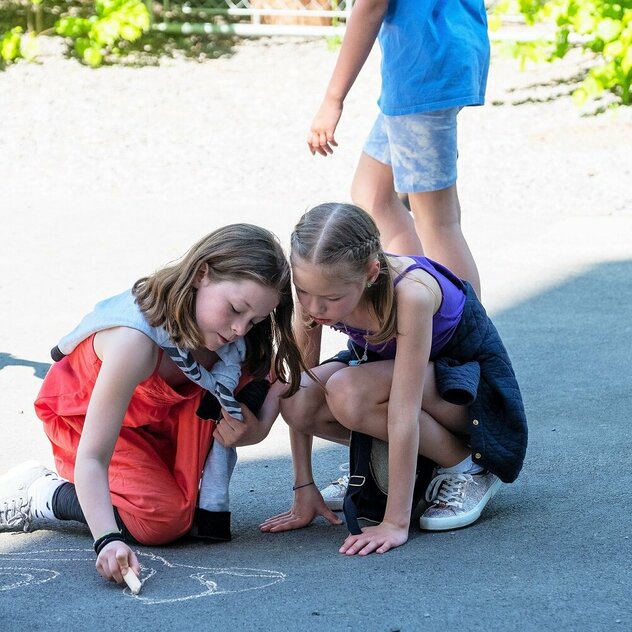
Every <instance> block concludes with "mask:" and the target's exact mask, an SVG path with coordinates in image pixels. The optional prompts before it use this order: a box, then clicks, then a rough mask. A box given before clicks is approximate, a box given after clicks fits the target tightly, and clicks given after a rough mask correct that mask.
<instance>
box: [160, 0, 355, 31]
mask: <svg viewBox="0 0 632 632" xmlns="http://www.w3.org/2000/svg"><path fill="white" fill-rule="evenodd" d="M353 1H354V0H202V1H199V2H196V1H172V0H164V1H163V2H159V3H158V4H157V5H153V13H154V18H155V20H154V28H155V29H156V30H158V31H162V32H166V33H182V34H185V35H186V34H205V33H206V34H225V35H239V36H261V35H304V36H322V35H342V34H343V33H344V28H345V24H346V21H347V18H348V17H349V14H350V12H351V8H352V6H353Z"/></svg>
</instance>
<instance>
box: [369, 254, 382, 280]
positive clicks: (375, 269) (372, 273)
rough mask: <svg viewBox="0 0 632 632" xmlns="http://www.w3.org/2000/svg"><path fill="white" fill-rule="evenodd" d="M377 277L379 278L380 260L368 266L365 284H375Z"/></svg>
mask: <svg viewBox="0 0 632 632" xmlns="http://www.w3.org/2000/svg"><path fill="white" fill-rule="evenodd" d="M378 276H380V260H379V259H376V260H375V261H372V262H371V263H370V264H369V268H368V270H367V282H368V283H375V281H376V280H377V277H378Z"/></svg>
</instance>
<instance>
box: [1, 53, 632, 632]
mask: <svg viewBox="0 0 632 632" xmlns="http://www.w3.org/2000/svg"><path fill="white" fill-rule="evenodd" d="M334 59H335V58H334V56H333V55H332V54H331V53H328V52H327V51H326V49H325V48H324V46H322V45H320V44H318V43H306V44H292V43H290V44H285V45H283V46H277V45H268V44H264V43H259V44H255V43H248V44H244V46H243V47H242V48H239V49H237V50H235V51H234V54H233V55H231V56H229V57H224V58H221V59H218V60H216V61H213V62H207V63H205V64H194V63H192V62H187V61H185V60H179V61H174V62H171V63H168V64H166V65H165V66H164V67H162V68H158V69H156V68H144V69H129V68H127V69H126V68H105V69H101V70H98V71H93V70H90V69H85V68H79V67H78V66H77V65H76V64H75V63H74V62H72V61H69V60H65V59H63V58H62V57H60V56H59V55H57V54H54V53H51V56H50V57H48V58H46V59H44V63H43V64H42V65H41V66H20V67H15V68H11V69H10V70H9V71H7V72H6V73H3V74H2V75H0V120H3V121H7V125H6V126H5V128H4V129H3V131H2V132H1V133H0V161H1V162H2V170H0V173H3V174H4V181H3V183H2V185H0V186H1V189H2V194H1V196H0V207H1V208H2V211H1V213H0V215H1V217H2V226H3V228H2V232H1V233H0V234H1V238H0V244H1V249H0V296H1V297H2V298H1V301H2V327H0V397H1V399H0V401H1V402H2V405H1V408H0V411H1V416H0V446H1V447H0V469H2V470H3V471H4V470H6V469H7V468H8V467H10V466H12V465H15V464H17V463H19V462H21V461H23V460H26V459H28V458H36V459H38V460H40V461H41V462H43V463H45V464H48V465H50V464H51V462H52V458H51V454H50V448H49V447H48V445H47V442H46V440H45V437H44V435H43V433H42V432H41V428H40V427H39V422H38V420H37V419H36V417H35V415H34V413H33V410H32V401H33V399H34V397H35V395H36V393H37V390H38V388H39V386H40V385H41V380H42V378H43V376H44V375H45V373H46V371H47V369H48V367H49V365H50V359H49V357H48V350H49V349H50V347H52V346H53V345H54V344H55V343H56V342H57V339H58V338H59V337H60V336H61V335H62V334H64V333H65V332H66V331H67V330H68V329H70V328H71V327H72V326H74V324H75V322H76V321H77V320H78V318H79V317H80V316H82V315H83V313H85V312H86V311H87V310H88V309H89V308H90V307H91V306H92V305H93V304H94V303H95V302H96V300H98V299H99V298H102V297H103V296H106V295H110V294H112V293H114V292H116V291H118V290H120V289H123V288H125V287H128V286H129V285H131V283H133V281H134V280H136V278H138V277H139V276H142V275H143V274H145V273H147V272H150V271H151V270H153V269H155V267H157V266H159V265H162V264H163V263H166V262H167V261H169V260H171V259H173V258H175V257H177V256H179V255H180V254H181V253H182V252H183V251H184V250H185V249H186V248H187V247H188V246H189V245H190V244H192V243H193V241H194V240H195V239H197V238H198V237H199V236H201V235H202V234H204V233H206V232H208V231H209V230H211V229H213V228H215V227H216V226H218V225H221V224H224V223H227V222H231V221H252V222H256V223H261V224H263V225H266V226H268V227H270V228H272V229H273V230H275V231H276V232H277V233H278V234H279V235H280V237H281V238H282V239H283V240H285V241H286V240H287V237H288V235H289V233H290V230H291V227H292V225H293V224H294V223H295V221H296V220H297V219H298V216H299V214H300V213H301V212H302V211H303V210H304V209H305V208H307V207H308V206H310V205H312V204H315V203H318V202H322V201H326V200H331V199H338V200H347V199H348V189H349V184H350V181H351V175H352V173H353V168H354V165H355V161H356V158H357V155H358V152H359V151H360V148H361V143H362V139H363V137H364V135H365V134H366V132H367V130H368V128H369V125H370V123H371V119H372V117H373V115H374V113H375V109H374V108H375V106H374V101H375V95H376V91H377V83H376V82H377V79H376V77H377V68H378V61H379V60H377V59H376V57H375V56H373V57H372V58H371V60H370V62H369V65H368V66H367V68H366V69H365V71H364V72H363V74H362V75H361V77H360V79H359V82H358V85H357V87H356V88H354V91H353V92H352V94H351V95H350V97H349V102H348V105H347V108H346V110H345V118H343V122H342V123H341V127H340V136H339V139H340V143H341V146H340V148H339V151H338V153H337V154H336V155H335V156H334V157H332V158H330V159H327V160H326V161H325V160H316V159H314V158H312V157H311V156H309V155H308V152H307V150H306V149H305V145H304V136H305V131H306V129H307V125H308V123H309V120H310V117H311V113H312V111H313V109H314V108H315V107H316V106H317V104H318V100H319V98H320V91H321V90H322V88H323V87H324V84H325V82H326V79H327V76H326V75H327V73H328V72H329V70H330V69H331V67H332V64H333V61H334ZM556 72H557V71H556ZM547 73H548V74H547ZM551 73H553V74H552V75H551ZM551 76H553V77H555V72H553V71H551V70H546V71H543V70H538V71H530V73H527V74H526V75H518V74H517V71H516V70H515V69H514V67H513V66H512V65H511V64H510V63H509V62H505V61H503V60H500V59H495V61H494V65H493V67H492V74H491V78H490V82H491V84H490V99H489V102H490V105H488V106H486V107H485V108H478V109H470V110H468V111H466V112H463V114H462V115H461V123H460V125H461V128H460V137H461V146H460V176H459V177H460V193H461V198H462V201H463V208H464V219H463V223H464V227H465V230H466V233H467V235H468V238H469V241H470V244H471V246H472V249H473V251H474V253H475V256H476V258H477V261H478V262H479V265H480V270H481V276H482V282H483V298H484V302H485V303H486V305H487V307H488V309H489V311H490V313H491V314H492V316H493V318H494V321H495V322H496V324H497V326H498V329H499V330H500V332H501V335H502V336H503V338H504V340H505V342H506V345H507V347H508V349H509V351H510V354H511V356H512V359H513V362H514V365H515V369H516V372H517V375H518V378H519V381H520V384H521V387H522V390H523V395H524V400H525V404H526V408H527V413H528V417H529V422H530V444H529V449H528V453H527V458H526V461H525V464H524V470H523V473H522V474H521V476H520V478H519V479H518V481H517V482H516V483H514V484H512V485H508V486H505V487H504V488H503V489H502V490H501V491H500V492H499V494H498V495H497V496H496V498H495V499H494V500H493V502H492V503H491V505H490V506H489V507H488V508H487V509H486V511H485V513H484V514H483V516H482V518H481V519H480V520H479V522H478V523H477V524H475V525H474V526H472V527H470V528H467V529H462V530H458V531H454V532H446V533H434V534H433V533H424V532H421V531H419V530H418V529H416V528H413V529H412V531H411V537H410V540H409V542H408V543H407V544H406V545H405V546H403V547H400V548H398V549H397V550H394V551H392V552H389V553H388V554H386V555H383V556H378V555H372V556H369V557H367V558H362V559H361V558H349V559H348V558H346V557H343V556H341V555H340V554H338V552H337V549H338V546H339V544H340V543H341V542H342V540H343V539H344V537H345V535H346V531H345V528H344V526H338V527H332V526H328V525H326V524H325V523H324V522H316V523H315V524H314V525H313V526H311V527H309V528H308V529H304V530H301V531H297V532H293V533H287V534H281V535H271V534H262V533H260V532H259V530H258V528H257V525H258V524H259V523H261V522H262V521H263V520H264V519H265V518H267V517H269V516H270V515H273V514H275V513H279V512H281V511H284V510H285V509H287V508H288V507H289V503H290V501H291V495H292V493H291V466H290V456H289V446H288V441H287V436H286V432H285V428H284V425H283V421H282V420H281V419H279V421H278V422H277V424H275V427H274V428H273V431H272V433H271V436H270V437H269V438H268V439H267V440H266V441H265V442H263V443H262V444H261V445H259V446H252V447H249V448H247V449H244V450H242V451H241V452H240V462H239V464H238V467H237V470H236V474H235V477H234V480H233V483H232V488H231V492H232V509H233V536H234V539H233V541H232V542H230V543H227V544H215V545H202V544H199V543H196V542H192V541H183V542H179V543H177V544H175V545H173V546H169V547H156V548H143V547H139V548H138V553H139V555H140V558H141V563H142V565H143V578H144V579H145V580H146V581H145V583H144V587H143V590H142V592H141V593H140V595H138V596H136V597H134V596H132V595H131V594H129V591H124V590H123V589H122V588H121V587H118V586H115V585H106V584H105V583H104V582H103V580H102V579H101V578H100V577H99V576H98V575H97V573H96V571H95V570H94V554H93V553H92V550H91V545H92V541H91V538H90V536H89V534H88V533H87V531H86V530H85V529H83V528H81V527H80V526H77V525H69V527H68V529H66V530H65V531H63V532H60V531H53V530H41V531H37V532H34V533H28V534H25V533H19V534H9V533H2V534H0V630H2V631H3V632H18V631H19V632H22V631H24V630H64V631H68V630H71V631H74V630H108V631H109V630H155V629H161V630H186V631H189V630H191V631H193V630H195V631H198V630H289V631H303V630H305V631H312V630H314V631H320V630H327V631H329V630H334V631H337V630H351V631H354V632H355V631H364V630H366V631H376V632H388V631H395V630H402V631H403V630H405V631H417V630H420V631H424V632H434V631H439V632H442V631H451V630H489V631H498V632H505V631H513V630H515V631H519V632H522V631H525V632H530V631H539V630H547V631H548V630H551V631H554V630H555V631H569V632H570V631H573V632H574V631H610V630H615V631H616V630H622V631H623V630H630V629H632V606H631V605H630V585H631V584H632V572H631V570H630V559H631V553H632V551H631V541H630V524H631V521H630V489H631V488H632V474H631V473H630V454H631V453H632V450H631V448H632V445H631V444H632V441H631V433H630V422H629V420H630V414H631V411H632V406H631V397H630V387H631V385H632V379H631V378H632V369H631V362H630V356H631V352H632V345H631V343H630V339H631V334H632V283H631V282H630V279H631V278H632V244H631V236H632V203H631V193H630V184H629V183H630V181H631V180H630V171H631V164H630V154H629V142H628V143H627V146H626V143H625V142H624V139H626V138H627V139H629V138H630V137H631V134H630V132H632V117H631V116H630V114H629V113H626V112H619V113H607V114H605V115H604V116H602V117H599V118H594V117H582V116H580V113H578V112H577V111H576V110H575V109H574V106H573V105H572V104H571V102H570V99H569V98H568V97H565V96H562V97H560V98H557V99H553V100H549V99H548V97H550V96H551V95H550V90H551V88H550V85H552V84H551V83H548V84H547V82H549V81H550V79H551ZM547 85H548V86H549V87H548V88H547V87H546V86H547ZM288 86H296V87H294V88H292V89H289V88H288ZM542 90H544V91H545V94H544V96H543V98H542V100H541V101H540V100H538V99H531V101H530V102H527V103H524V104H523V105H520V106H512V105H511V102H512V100H515V99H516V93H518V94H522V95H523V96H524V95H525V94H526V95H529V94H531V95H534V94H538V95H539V94H540V92H541V91H542ZM546 90H549V92H546ZM255 93H256V94H255ZM266 95H267V96H266ZM494 102H496V103H497V105H491V103H494ZM341 340H342V339H341V338H340V337H339V336H337V335H336V334H331V336H330V337H329V338H327V340H326V345H325V350H324V353H328V352H330V351H335V350H337V348H338V347H339V346H340V343H341ZM346 460H347V457H346V454H345V452H344V450H343V449H342V448H340V447H337V446H333V445H330V444H326V443H324V442H318V443H317V444H316V450H315V464H314V470H315V474H316V478H317V482H318V483H319V484H325V483H327V482H328V481H329V480H330V479H332V478H335V477H337V476H338V475H339V472H340V469H339V468H340V465H341V464H342V463H343V462H344V461H346Z"/></svg>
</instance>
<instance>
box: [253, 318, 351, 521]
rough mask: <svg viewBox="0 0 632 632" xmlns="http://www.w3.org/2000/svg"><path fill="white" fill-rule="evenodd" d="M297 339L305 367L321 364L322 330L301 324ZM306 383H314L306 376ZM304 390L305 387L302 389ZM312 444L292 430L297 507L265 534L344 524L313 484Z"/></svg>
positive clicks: (272, 518) (271, 519) (309, 438)
mask: <svg viewBox="0 0 632 632" xmlns="http://www.w3.org/2000/svg"><path fill="white" fill-rule="evenodd" d="M296 329H297V331H296V338H297V341H298V344H299V347H300V348H301V349H303V350H304V358H305V364H306V365H307V366H309V367H310V368H313V367H315V366H316V365H317V364H318V361H319V358H320V341H321V332H322V328H321V327H320V326H318V327H315V328H314V329H311V330H308V329H306V328H305V327H303V326H302V325H301V324H300V323H298V324H297V327H296ZM303 380H304V381H305V380H309V381H311V378H310V377H309V376H305V375H303ZM303 388H304V387H303ZM312 440H313V437H312V436H310V435H308V434H304V433H301V432H298V431H296V430H293V429H292V428H290V446H291V449H292V466H293V471H294V484H293V485H294V486H295V487H299V489H296V490H295V491H294V503H293V504H292V507H291V509H290V510H289V511H286V512H284V513H282V514H279V515H276V516H272V517H271V518H268V519H267V520H266V521H265V522H263V523H262V524H261V525H260V529H261V530H262V531H269V532H272V533H275V532H279V531H288V530H290V529H300V528H301V527H306V526H307V525H309V524H310V523H311V522H312V520H313V519H314V518H315V517H316V516H319V515H322V516H323V517H324V518H325V519H327V520H328V521H329V522H330V523H331V524H340V523H341V520H340V518H338V517H337V516H336V514H335V513H333V512H332V511H331V510H330V509H329V508H328V507H327V506H326V505H325V501H324V500H323V497H322V496H321V494H320V492H319V491H318V488H317V487H316V485H315V484H312V483H313V481H314V475H313V473H312Z"/></svg>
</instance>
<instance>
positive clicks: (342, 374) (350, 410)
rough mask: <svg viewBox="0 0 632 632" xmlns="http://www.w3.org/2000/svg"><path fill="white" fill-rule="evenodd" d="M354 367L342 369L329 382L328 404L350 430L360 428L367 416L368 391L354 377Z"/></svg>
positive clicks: (337, 417) (336, 417)
mask: <svg viewBox="0 0 632 632" xmlns="http://www.w3.org/2000/svg"><path fill="white" fill-rule="evenodd" d="M353 370H354V369H342V370H341V371H338V372H337V373H335V374H334V375H333V376H332V377H331V378H330V379H329V381H328V382H327V396H326V397H327V405H328V406H329V409H330V410H331V412H332V414H333V416H334V417H335V419H336V420H337V421H338V422H339V423H340V424H342V425H343V426H345V428H348V429H349V430H358V429H359V428H360V425H361V424H362V420H363V419H364V417H365V410H366V407H367V402H368V401H369V400H368V399H367V396H368V393H366V392H365V391H364V389H363V388H362V385H361V384H359V383H358V380H357V375H356V377H355V378H354V377H353V375H352V373H353Z"/></svg>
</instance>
